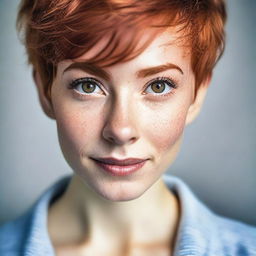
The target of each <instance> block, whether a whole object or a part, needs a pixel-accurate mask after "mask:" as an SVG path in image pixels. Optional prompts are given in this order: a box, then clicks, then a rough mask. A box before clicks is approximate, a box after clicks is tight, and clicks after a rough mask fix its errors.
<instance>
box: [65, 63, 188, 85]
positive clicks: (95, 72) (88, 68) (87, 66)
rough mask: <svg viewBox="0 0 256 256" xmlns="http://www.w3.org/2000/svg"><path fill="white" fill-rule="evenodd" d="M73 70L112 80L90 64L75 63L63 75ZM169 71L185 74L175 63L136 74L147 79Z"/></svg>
mask: <svg viewBox="0 0 256 256" xmlns="http://www.w3.org/2000/svg"><path fill="white" fill-rule="evenodd" d="M71 69H80V70H83V71H85V72H87V73H89V74H92V75H95V76H98V77H101V78H103V79H104V80H106V81H110V80H111V75H110V74H109V73H108V72H107V71H105V70H104V69H102V68H100V67H99V66H97V65H95V64H92V63H89V62H73V63H72V64H71V65H69V66H68V67H67V68H66V69H65V70H64V71H63V73H65V72H67V71H68V70H71ZM169 69H176V70H178V71H179V72H180V73H181V74H182V75H183V74H184V73H183V71H182V69H181V68H180V67H179V66H177V65H175V64H173V63H166V64H163V65H159V66H155V67H149V68H145V69H141V70H139V71H137V72H136V76H137V77H138V78H145V77H147V76H152V75H155V74H157V73H160V72H163V71H166V70H169Z"/></svg>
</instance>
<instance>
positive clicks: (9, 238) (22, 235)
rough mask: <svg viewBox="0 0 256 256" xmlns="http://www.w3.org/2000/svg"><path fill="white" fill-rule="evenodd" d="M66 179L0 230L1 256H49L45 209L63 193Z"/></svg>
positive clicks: (66, 183)
mask: <svg viewBox="0 0 256 256" xmlns="http://www.w3.org/2000/svg"><path fill="white" fill-rule="evenodd" d="M70 178H71V177H70V176H66V177H63V178H61V179H59V180H58V181H57V182H55V183H54V184H53V185H51V186H50V187H48V188H47V189H46V190H45V191H44V192H43V193H42V194H41V196H40V197H39V198H38V199H37V200H36V202H35V203H34V204H33V205H32V206H31V207H30V208H29V209H28V210H27V211H26V212H25V213H23V215H21V216H20V217H18V218H16V219H14V220H12V221H9V222H6V223H4V224H3V225H1V226H0V255H1V256H2V255H3V256H18V255H31V256H32V255H33V256H34V255H37V256H41V255H42V256H44V255H47V256H50V255H53V248H52V246H51V243H50V240H49V235H48V230H47V216H48V209H49V206H50V203H51V202H52V201H53V200H55V199H56V198H57V197H59V196H60V195H61V194H62V193H63V191H64V190H65V189H66V187H67V185H68V182H69V181H70Z"/></svg>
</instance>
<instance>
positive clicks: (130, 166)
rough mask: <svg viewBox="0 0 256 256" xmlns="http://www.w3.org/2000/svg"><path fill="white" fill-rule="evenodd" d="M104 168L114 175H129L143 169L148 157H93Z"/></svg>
mask: <svg viewBox="0 0 256 256" xmlns="http://www.w3.org/2000/svg"><path fill="white" fill-rule="evenodd" d="M91 159H92V160H94V162H95V163H96V164H97V165H98V166H99V167H101V169H102V170H104V171H106V172H108V173H109V174H111V175H113V176H127V175H130V174H132V173H134V172H136V171H138V170H139V169H141V168H142V167H143V166H144V164H145V163H146V161H147V160H148V159H141V158H126V159H116V158H91Z"/></svg>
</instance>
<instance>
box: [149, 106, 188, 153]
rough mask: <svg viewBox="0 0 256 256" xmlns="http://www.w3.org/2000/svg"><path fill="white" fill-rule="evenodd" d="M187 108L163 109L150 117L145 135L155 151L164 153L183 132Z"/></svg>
mask: <svg viewBox="0 0 256 256" xmlns="http://www.w3.org/2000/svg"><path fill="white" fill-rule="evenodd" d="M186 114H187V108H186V107H185V106H184V107H178V108H176V109H175V110H174V109H173V111H170V110H168V111H163V112H161V113H159V114H158V115H154V117H153V118H152V117H151V121H150V125H148V126H147V127H148V129H147V134H148V135H147V136H148V138H150V141H151V143H152V144H153V146H154V148H156V149H157V152H158V153H160V152H162V153H165V152H167V151H168V150H170V149H171V148H172V146H173V145H174V144H175V142H176V141H177V140H178V139H179V138H180V136H181V135H182V133H183V130H184V126H185V121H186Z"/></svg>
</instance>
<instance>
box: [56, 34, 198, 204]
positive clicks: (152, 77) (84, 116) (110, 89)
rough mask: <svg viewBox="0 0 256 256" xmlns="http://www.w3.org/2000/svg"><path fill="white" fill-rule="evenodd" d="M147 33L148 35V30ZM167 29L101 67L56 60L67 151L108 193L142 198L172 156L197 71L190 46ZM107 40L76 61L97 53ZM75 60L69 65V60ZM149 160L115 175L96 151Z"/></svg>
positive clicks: (77, 168) (81, 172) (59, 117)
mask: <svg viewBox="0 0 256 256" xmlns="http://www.w3.org/2000/svg"><path fill="white" fill-rule="evenodd" d="M145 36H146V35H145ZM172 39H173V37H172V34H171V33H170V32H164V33H162V34H161V35H159V36H158V37H156V38H155V40H154V41H152V43H151V44H150V45H149V47H148V48H146V50H145V51H144V52H143V53H141V54H140V55H139V56H137V57H136V58H134V59H132V60H131V61H128V62H124V63H120V64H116V65H114V66H110V67H108V68H104V69H103V70H98V69H97V68H94V67H93V68H92V67H88V65H86V64H84V65H76V64H75V65H73V64H72V63H74V60H73V61H71V60H65V61H62V62H60V63H59V64H58V67H57V76H56V79H55V80H54V82H53V85H52V104H53V111H54V116H55V119H56V122H57V128H58V135H59V141H60V145H61V148H62V151H63V154H64V156H65V158H66V160H67V162H68V163H69V165H70V166H71V167H72V169H73V170H74V172H75V174H77V175H78V176H79V177H80V178H81V179H82V180H83V181H84V182H85V183H87V184H88V185H89V187H91V188H92V189H93V190H94V191H96V192H97V193H98V194H100V195H101V196H103V197H104V198H106V199H109V200H112V201H125V200H131V199H134V198H137V197H139V196H140V195H141V194H143V192H145V191H146V190H147V189H148V188H150V187H151V185H152V184H154V183H155V182H156V181H157V180H158V179H159V177H160V176H161V175H162V174H163V172H164V171H165V170H166V169H167V167H168V166H169V165H170V164H171V163H172V162H173V160H174V159H175V157H176V154H177V152H178V150H179V146H180V142H181V138H182V133H183V129H184V126H185V124H186V122H188V121H189V120H188V119H189V114H188V113H189V109H190V106H192V105H191V104H192V103H193V100H194V74H193V72H192V70H191V66H190V56H189V54H186V52H185V49H184V48H183V47H181V46H178V45H176V44H169V43H170V42H171V41H172ZM103 44H104V40H103V41H102V42H101V43H99V44H98V45H96V46H95V47H94V48H93V49H92V50H91V51H90V52H87V53H85V54H84V55H83V56H81V57H80V58H79V59H77V60H76V61H78V60H79V62H81V61H84V62H86V60H87V59H89V58H90V57H91V56H93V55H94V54H96V53H98V52H99V50H100V49H101V47H102V45H103ZM71 64H72V66H70V65H71ZM110 157H111V158H116V159H127V158H140V159H144V160H146V161H145V162H144V165H143V166H142V167H141V168H139V169H138V170H137V171H135V172H133V173H130V174H127V175H124V176H119V175H113V173H110V172H108V171H106V170H105V169H104V168H103V167H101V166H100V165H98V164H97V161H95V160H93V159H99V158H110Z"/></svg>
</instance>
